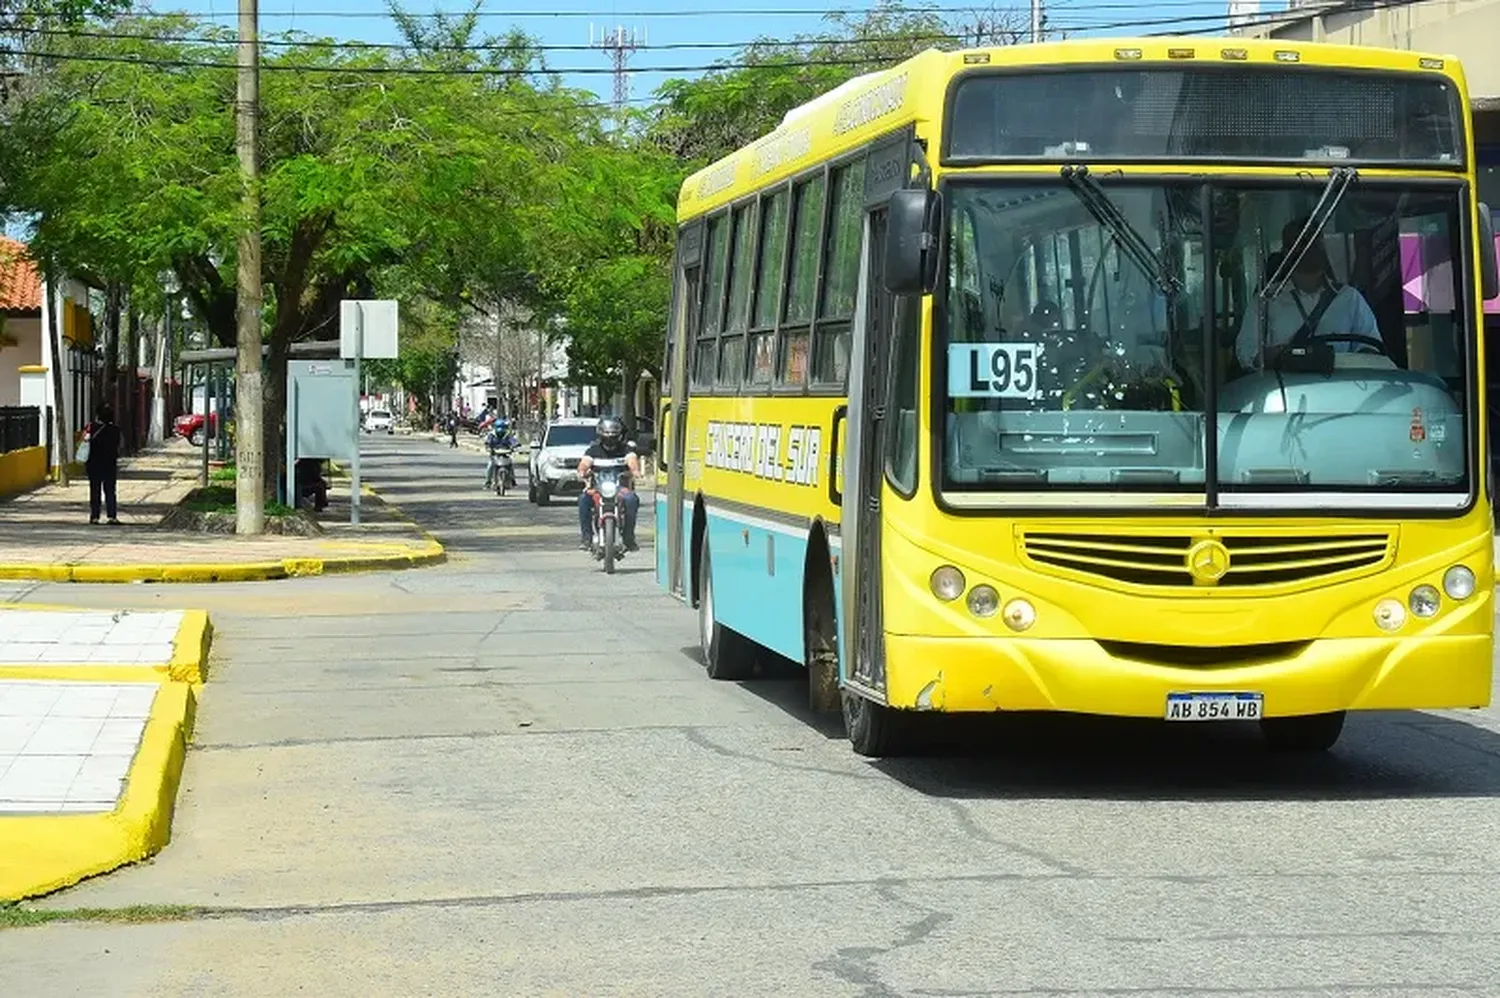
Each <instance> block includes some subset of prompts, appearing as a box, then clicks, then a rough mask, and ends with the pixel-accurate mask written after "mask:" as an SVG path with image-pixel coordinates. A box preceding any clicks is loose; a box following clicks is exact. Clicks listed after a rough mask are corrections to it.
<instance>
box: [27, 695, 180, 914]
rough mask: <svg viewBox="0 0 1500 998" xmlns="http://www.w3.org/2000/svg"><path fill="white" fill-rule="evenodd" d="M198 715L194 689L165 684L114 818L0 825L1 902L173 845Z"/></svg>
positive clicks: (32, 819)
mask: <svg viewBox="0 0 1500 998" xmlns="http://www.w3.org/2000/svg"><path fill="white" fill-rule="evenodd" d="M197 709H198V696H197V691H196V689H195V687H193V686H191V685H189V684H187V683H174V682H168V683H163V684H162V686H161V689H160V690H158V691H157V694H156V700H155V701H154V702H153V703H152V705H151V716H150V718H149V719H148V720H147V721H146V730H145V732H144V733H143V734H142V736H141V745H140V748H139V749H137V750H136V754H135V759H134V760H133V761H132V762H131V764H130V774H129V775H128V776H127V777H126V781H125V789H124V792H123V793H122V794H121V795H120V803H119V804H118V805H117V806H116V807H115V809H114V810H113V811H111V812H108V813H105V814H59V815H37V816H27V817H14V818H0V901H19V900H21V899H22V898H28V897H36V896H38V895H41V894H48V893H51V892H52V891H56V890H60V889H61V888H64V887H70V886H72V885H73V884H76V883H78V882H79V881H80V880H84V879H86V878H88V877H93V876H98V875H99V874H101V873H108V872H109V871H111V870H115V869H118V868H119V867H122V866H125V865H127V864H129V863H137V862H140V861H141V860H143V859H146V858H147V857H149V856H153V855H155V854H156V853H157V852H159V851H160V850H161V848H162V847H163V846H165V845H166V844H167V842H168V840H169V839H170V838H171V832H172V813H173V810H174V809H175V806H176V802H177V787H178V784H179V782H180V781H181V778H182V764H183V760H184V759H185V758H186V755H187V745H188V742H189V740H190V739H191V738H192V734H193V722H194V720H195V719H196V716H197Z"/></svg>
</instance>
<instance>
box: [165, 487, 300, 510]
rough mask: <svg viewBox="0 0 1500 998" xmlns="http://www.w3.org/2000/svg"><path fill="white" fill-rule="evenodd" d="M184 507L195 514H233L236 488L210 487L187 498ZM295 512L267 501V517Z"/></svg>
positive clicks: (273, 501)
mask: <svg viewBox="0 0 1500 998" xmlns="http://www.w3.org/2000/svg"><path fill="white" fill-rule="evenodd" d="M183 506H184V507H185V508H186V509H189V510H192V511H193V512H194V513H233V512H234V486H233V485H210V486H208V487H207V488H202V489H198V490H196V491H195V492H193V493H192V494H191V495H189V496H188V497H187V499H186V500H185V501H184V502H183ZM295 512H296V510H294V509H292V507H290V506H288V505H287V504H286V503H281V502H277V501H276V500H275V499H268V500H267V501H266V515H267V516H291V515H292V514H293V513H295Z"/></svg>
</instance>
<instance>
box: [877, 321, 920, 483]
mask: <svg viewBox="0 0 1500 998" xmlns="http://www.w3.org/2000/svg"><path fill="white" fill-rule="evenodd" d="M892 332H893V333H894V334H895V338H896V342H895V344H894V345H893V346H894V349H892V351H891V363H892V365H894V374H893V376H892V377H891V396H890V404H889V405H888V406H887V411H888V412H889V413H890V417H889V418H888V419H887V420H886V436H885V439H886V456H885V474H886V477H887V478H888V479H890V483H891V487H892V488H894V489H895V490H896V491H897V492H899V493H901V495H903V496H905V497H907V498H911V497H912V496H913V495H915V494H916V491H917V373H918V371H917V369H918V368H919V367H921V363H922V357H921V352H922V307H921V299H919V298H915V297H911V296H907V295H903V296H901V297H900V298H897V299H896V321H895V323H894V324H893V325H892Z"/></svg>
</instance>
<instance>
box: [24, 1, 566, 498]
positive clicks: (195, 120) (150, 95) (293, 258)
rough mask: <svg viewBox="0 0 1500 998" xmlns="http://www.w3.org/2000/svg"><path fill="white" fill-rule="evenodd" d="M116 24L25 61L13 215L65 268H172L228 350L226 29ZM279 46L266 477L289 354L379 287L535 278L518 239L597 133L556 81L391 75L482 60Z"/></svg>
mask: <svg viewBox="0 0 1500 998" xmlns="http://www.w3.org/2000/svg"><path fill="white" fill-rule="evenodd" d="M112 28H113V31H112V32H111V34H112V35H115V36H116V37H109V38H92V37H88V38H84V37H79V38H68V37H63V38H50V39H48V40H47V41H46V42H45V46H44V47H43V48H38V49H37V51H36V52H35V53H33V54H34V56H35V61H36V63H37V66H38V73H39V78H38V80H37V83H38V86H37V87H36V88H35V89H34V92H33V96H32V99H30V100H28V101H26V102H25V103H24V105H23V106H22V107H21V108H20V109H19V111H18V113H17V114H16V115H15V122H16V124H17V125H18V126H20V127H21V128H22V130H23V133H24V135H25V137H26V142H25V143H24V144H18V145H21V147H22V148H23V149H24V152H22V153H19V154H17V155H15V156H13V157H11V159H12V162H11V163H10V164H5V165H11V166H14V167H15V168H16V169H14V170H13V171H7V173H6V175H7V176H12V177H14V180H13V182H12V183H11V185H10V188H11V189H10V190H9V192H8V193H9V194H10V201H11V205H12V207H13V208H16V209H19V210H22V211H26V212H28V213H31V214H35V215H37V216H38V217H39V219H40V221H39V223H38V225H37V240H38V242H40V243H41V244H42V245H43V246H44V247H46V248H49V249H50V250H51V251H53V252H55V254H56V255H57V257H58V258H59V259H60V261H61V262H63V263H64V264H65V265H67V266H70V267H78V268H80V269H87V270H92V271H102V272H104V273H105V276H106V277H109V278H117V279H118V280H120V281H122V282H124V283H127V284H129V285H132V286H135V285H139V284H140V283H142V282H145V281H148V280H154V275H155V274H156V272H157V271H158V270H161V269H168V268H169V269H171V270H172V271H174V272H175V274H176V275H177V278H178V280H179V281H180V283H181V285H182V288H183V291H184V294H185V295H186V297H187V299H188V300H189V301H190V302H191V303H192V306H193V308H194V310H195V311H196V313H197V314H198V315H199V316H200V318H201V319H202V320H203V322H204V323H205V325H206V326H207V328H208V329H209V330H210V331H211V333H212V335H213V336H214V338H215V339H216V340H217V341H218V342H219V343H220V344H222V345H224V346H233V345H234V344H235V342H236V338H237V337H236V330H235V322H234V316H235V291H234V281H233V273H234V267H235V252H236V248H235V241H236V236H237V232H238V228H237V227H238V217H239V216H238V212H237V194H238V190H239V180H238V171H237V167H236V164H235V161H234V159H233V156H232V148H233V145H232V140H231V139H232V127H231V124H232V123H231V119H230V116H229V114H228V110H229V108H231V107H232V95H233V74H232V70H231V69H230V68H229V66H228V63H227V61H226V59H225V58H224V49H223V42H225V41H227V40H228V39H227V36H226V35H225V34H224V33H223V32H221V31H218V30H217V29H214V28H211V27H208V26H205V25H201V24H199V23H197V22H195V21H193V20H192V19H189V18H185V17H181V16H177V17H168V18H157V17H145V18H128V19H122V20H120V21H117V22H114V23H113V24H112ZM184 35H187V36H189V39H190V40H169V41H162V40H158V39H160V38H163V37H167V38H171V37H174V36H175V37H180V36H184ZM128 36H134V37H128ZM279 40H280V41H283V42H291V43H292V44H289V45H286V46H285V47H283V48H280V49H277V50H275V51H274V52H272V53H270V54H268V55H267V57H266V58H265V60H264V63H263V76H262V80H263V85H262V94H261V96H262V110H261V116H262V131H261V155H260V159H261V188H260V190H261V204H262V219H261V227H262V254H263V259H262V275H263V281H264V284H265V288H266V310H265V317H264V325H263V328H264V335H265V338H266V342H267V345H268V363H267V375H266V379H265V391H264V397H265V402H266V405H265V410H266V426H265V436H266V446H265V448H264V450H265V467H266V472H267V480H268V481H272V482H274V481H275V480H276V473H277V471H278V469H279V468H280V464H281V458H280V442H281V440H282V434H281V432H280V422H281V420H282V418H283V413H284V409H285V372H286V363H287V360H288V357H289V354H290V348H291V344H292V343H294V342H298V341H300V340H305V339H311V338H332V337H333V336H335V335H336V330H337V318H338V307H339V301H340V299H342V298H346V297H355V296H369V295H371V294H373V293H374V290H375V288H376V287H377V286H385V285H393V286H397V287H401V288H403V289H405V290H406V291H407V293H408V294H410V295H413V296H422V297H426V298H429V299H431V300H432V301H434V302H435V303H437V304H439V305H441V306H443V307H446V308H449V309H460V308H462V307H464V306H465V303H466V301H468V300H469V299H470V298H471V297H473V293H474V291H475V290H476V289H477V290H478V291H480V292H481V294H480V295H479V296H478V297H479V298H481V299H483V300H495V299H496V298H499V297H507V298H516V297H518V296H519V297H524V295H525V294H526V293H529V292H528V291H527V289H528V288H536V287H539V286H540V284H541V281H540V280H538V279H537V278H536V276H535V270H536V267H535V265H534V263H533V260H534V259H535V256H536V251H535V248H534V247H536V246H538V245H541V244H542V240H541V239H540V238H532V237H531V236H530V235H529V234H528V233H529V232H530V231H531V230H534V229H536V228H537V225H538V220H539V219H543V218H545V217H547V216H548V214H549V212H548V208H547V206H546V205H545V203H543V204H538V203H537V200H538V197H539V196H542V197H545V196H546V194H547V192H548V191H549V190H552V189H554V186H555V185H554V184H553V183H552V180H553V178H554V177H555V176H556V175H557V173H558V169H559V164H560V163H561V162H562V161H563V160H565V159H567V158H568V157H569V156H570V155H573V154H574V153H575V152H576V151H577V147H578V143H577V142H576V140H574V139H573V138H572V136H573V135H575V134H586V133H587V132H588V128H587V127H583V128H578V127H577V126H578V125H579V123H580V112H579V111H578V110H577V108H578V107H579V106H580V104H581V102H580V101H578V100H576V99H575V98H574V97H573V95H570V94H568V93H567V92H565V91H561V90H558V89H557V88H555V87H553V86H551V85H550V84H549V85H546V86H543V85H541V84H540V83H538V82H536V81H534V80H531V79H528V78H525V77H520V76H508V77H505V78H503V79H500V80H498V81H488V80H487V79H485V78H482V77H473V76H442V75H420V74H419V73H413V74H411V75H406V74H405V73H403V72H393V71H399V70H405V69H411V70H430V69H433V68H440V66H439V65H438V63H441V66H451V65H452V62H451V59H452V58H453V57H455V55H462V57H463V58H465V59H476V58H479V56H478V55H477V54H475V53H461V54H455V53H452V52H448V51H446V50H438V51H435V52H422V51H414V52H411V53H394V54H392V53H385V52H369V51H365V50H352V51H351V50H346V49H341V48H340V47H338V46H337V45H334V44H330V43H328V42H327V41H326V40H319V39H307V38H302V37H300V36H284V37H282V38H281V39H279ZM78 56H88V57H89V60H90V61H84V62H75V61H72V58H73V57H78ZM485 58H487V59H490V60H498V61H500V62H501V63H503V64H504V65H505V66H508V67H511V68H515V67H516V66H517V65H518V64H519V62H518V61H524V60H525V59H527V58H529V57H528V56H527V55H526V53H525V51H524V48H523V47H521V46H518V45H517V44H512V43H511V42H506V43H504V44H502V45H500V46H498V47H497V48H496V49H495V50H494V51H492V52H490V53H488V55H487V56H485ZM101 59H103V60H107V61H98V60H101ZM147 60H149V61H150V62H149V63H148V62H147ZM164 63H165V64H168V65H163V64H164ZM377 74H379V75H377ZM582 124H583V125H584V126H588V125H589V122H587V121H586V120H585V121H582ZM518 178H524V181H525V182H524V183H517V180H518Z"/></svg>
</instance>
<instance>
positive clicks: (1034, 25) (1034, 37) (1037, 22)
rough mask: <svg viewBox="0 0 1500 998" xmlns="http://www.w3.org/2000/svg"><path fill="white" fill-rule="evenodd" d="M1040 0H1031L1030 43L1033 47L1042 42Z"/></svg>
mask: <svg viewBox="0 0 1500 998" xmlns="http://www.w3.org/2000/svg"><path fill="white" fill-rule="evenodd" d="M1043 20H1044V18H1043V15H1042V0H1031V42H1032V44H1033V45H1035V44H1036V43H1037V42H1039V41H1041V40H1042V21H1043Z"/></svg>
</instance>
